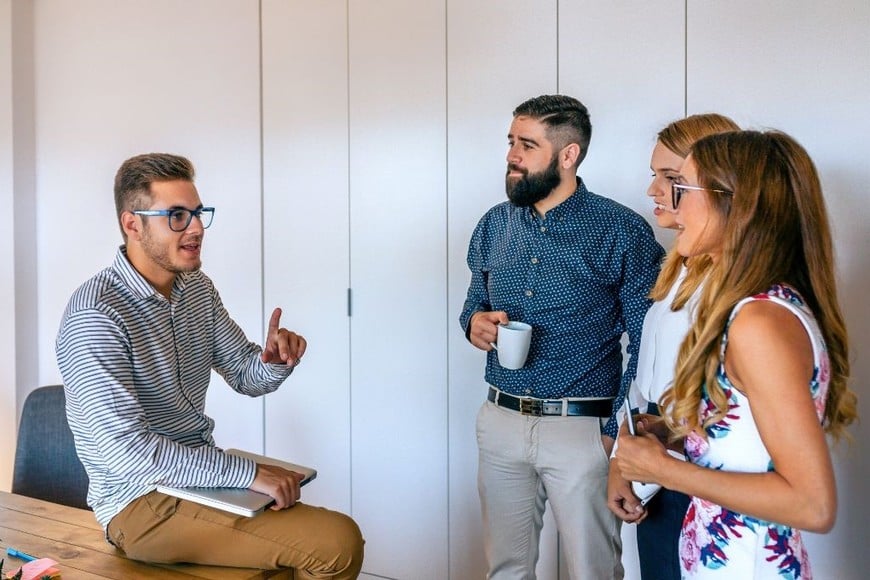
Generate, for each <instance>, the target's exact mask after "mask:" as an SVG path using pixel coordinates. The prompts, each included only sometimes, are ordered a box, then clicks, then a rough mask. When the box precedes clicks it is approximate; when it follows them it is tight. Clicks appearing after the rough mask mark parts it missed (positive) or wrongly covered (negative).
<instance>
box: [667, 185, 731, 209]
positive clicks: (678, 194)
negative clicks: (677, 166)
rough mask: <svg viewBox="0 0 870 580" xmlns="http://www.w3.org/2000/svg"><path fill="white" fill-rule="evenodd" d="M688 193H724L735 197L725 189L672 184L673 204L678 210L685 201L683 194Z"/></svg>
mask: <svg viewBox="0 0 870 580" xmlns="http://www.w3.org/2000/svg"><path fill="white" fill-rule="evenodd" d="M687 191H712V192H713V193H724V194H725V195H734V193H733V192H731V191H727V190H725V189H711V188H709V187H699V186H697V185H685V184H683V183H677V182H674V183H671V204H672V205H673V207H674V210H676V209H677V208H678V207H679V206H680V200H681V199H683V194H685V193H686V192H687Z"/></svg>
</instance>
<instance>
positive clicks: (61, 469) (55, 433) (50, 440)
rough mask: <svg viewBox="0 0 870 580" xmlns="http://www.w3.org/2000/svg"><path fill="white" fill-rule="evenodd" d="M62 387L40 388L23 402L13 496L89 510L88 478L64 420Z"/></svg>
mask: <svg viewBox="0 0 870 580" xmlns="http://www.w3.org/2000/svg"><path fill="white" fill-rule="evenodd" d="M65 406H66V397H65V396H64V394H63V385H51V386H48V387H40V388H38V389H36V390H35V391H33V392H31V393H30V394H29V395H28V396H27V399H26V400H25V401H24V410H23V411H22V413H21V422H20V424H19V425H18V445H17V447H16V449H15V468H14V471H13V473H12V493H17V494H21V495H26V496H29V497H35V498H37V499H44V500H47V501H50V502H54V503H59V504H63V505H68V506H72V507H77V508H84V509H90V508H89V507H88V504H87V502H86V501H85V498H86V497H87V494H88V476H87V474H86V473H85V468H84V467H82V464H81V462H80V461H79V458H78V455H76V449H75V443H74V442H73V436H72V432H71V431H70V429H69V423H67V420H66V411H65Z"/></svg>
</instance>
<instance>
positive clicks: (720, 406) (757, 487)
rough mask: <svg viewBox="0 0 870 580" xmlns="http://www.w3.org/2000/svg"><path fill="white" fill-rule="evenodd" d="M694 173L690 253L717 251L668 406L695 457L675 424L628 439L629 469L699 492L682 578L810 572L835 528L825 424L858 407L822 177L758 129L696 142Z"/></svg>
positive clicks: (685, 187)
mask: <svg viewBox="0 0 870 580" xmlns="http://www.w3.org/2000/svg"><path fill="white" fill-rule="evenodd" d="M681 174H682V175H681V178H680V182H679V183H675V184H674V186H673V204H674V207H675V209H676V219H677V223H679V224H680V225H681V226H683V229H682V230H681V232H680V234H679V235H678V238H677V243H676V244H677V251H678V252H679V253H680V255H682V256H686V257H693V256H698V255H708V256H710V257H711V260H712V266H711V268H710V271H709V273H708V275H707V278H706V280H705V282H704V289H703V291H702V293H701V297H700V300H699V303H698V308H697V313H696V318H695V321H694V323H693V325H692V328H691V330H690V332H689V334H688V335H687V336H686V339H685V341H684V342H683V344H682V345H681V347H680V352H679V357H678V362H677V368H676V374H675V377H674V384H673V386H672V387H671V388H670V389H669V390H668V391H667V392H666V393H665V394H664V396H663V397H662V398H661V400H660V403H661V406H662V409H663V418H664V423H663V425H664V426H666V427H667V428H668V430H669V432H670V438H671V440H682V441H683V442H684V446H685V451H686V454H687V456H688V459H689V461H688V462H682V461H679V460H677V459H674V458H672V457H670V456H669V455H668V454H667V453H666V452H665V448H664V446H663V445H662V442H661V440H660V437H661V435H662V433H655V434H654V433H645V434H644V433H639V434H638V436H637V437H633V436H630V435H628V434H627V433H624V432H623V433H621V435H620V447H619V450H618V451H617V453H616V462H617V465H618V468H619V470H620V471H621V473H622V475H623V477H625V478H626V479H630V480H633V481H643V482H654V483H659V484H661V485H663V486H665V487H667V488H669V489H676V490H679V491H682V492H683V493H686V494H688V495H690V496H692V501H691V504H690V507H689V510H688V512H687V513H686V518H685V521H684V524H683V530H682V533H681V536H680V561H681V562H680V563H681V567H682V573H683V576H684V577H686V578H749V577H751V578H755V579H758V578H791V579H794V578H811V577H812V573H811V570H810V565H809V560H808V557H807V553H806V549H805V547H804V545H803V541H802V539H801V535H800V532H799V531H798V530H810V531H813V532H822V533H824V532H827V531H829V530H830V529H831V527H832V526H833V524H834V519H835V516H836V510H837V498H836V485H835V482H834V473H833V467H832V465H831V457H830V453H829V451H828V447H827V441H826V439H825V433H826V432H827V433H829V434H831V435H833V436H834V437H835V438H839V437H840V436H841V435H843V434H844V432H845V428H846V427H847V426H848V425H849V424H850V423H851V422H852V421H854V419H855V418H856V416H857V412H856V400H855V394H854V393H853V392H852V391H850V390H849V389H848V387H847V384H846V383H847V380H848V377H849V362H848V340H847V336H846V328H845V324H844V321H843V316H842V313H841V310H840V306H839V304H838V302H837V290H836V283H835V277H834V259H833V249H832V243H831V234H830V229H829V226H828V218H827V212H826V210H825V204H824V200H823V199H822V191H821V185H820V182H819V178H818V174H817V172H816V169H815V166H814V165H813V162H812V160H811V159H810V158H809V156H808V155H807V152H806V151H805V150H804V149H803V148H802V147H801V146H800V145H799V144H798V143H797V142H796V141H795V140H794V139H792V138H791V137H789V136H787V135H785V134H783V133H779V132H766V133H760V132H757V131H740V132H733V133H725V134H720V135H714V136H710V137H706V138H704V139H702V140H700V141H698V142H697V143H695V145H693V147H692V150H691V153H690V155H689V157H688V158H687V159H686V162H685V163H684V164H683V167H682V170H681ZM649 427H650V429H649V430H651V431H659V430H660V429H659V428H657V427H660V426H656V425H652V424H650V425H649ZM657 435H658V436H657Z"/></svg>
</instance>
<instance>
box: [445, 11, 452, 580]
mask: <svg viewBox="0 0 870 580" xmlns="http://www.w3.org/2000/svg"><path fill="white" fill-rule="evenodd" d="M449 11H450V2H449V0H444V312H445V313H446V314H447V316H445V320H444V326H445V329H444V332H445V338H446V340H445V343H446V345H447V349H446V350H445V352H444V358H445V361H444V369H445V375H444V379H445V387H446V388H445V399H444V403H445V406H446V411H447V412H446V413H445V415H446V419H447V421H445V425H444V436H445V439H446V446H445V448H446V451H447V471H446V476H447V481H446V483H447V486H446V488H447V498H446V499H447V506H446V507H447V509H446V514H447V518H446V520H447V530H446V531H447V578H448V580H449V579H450V575H451V569H452V567H451V555H452V550H451V541H450V529H451V526H450V522H451V518H450V498H451V494H450V473H451V470H450V342H451V341H450V141H449V140H450V51H449V50H448V43H449V42H450V34H449V32H448V26H449V22H450V19H449V14H448V12H449Z"/></svg>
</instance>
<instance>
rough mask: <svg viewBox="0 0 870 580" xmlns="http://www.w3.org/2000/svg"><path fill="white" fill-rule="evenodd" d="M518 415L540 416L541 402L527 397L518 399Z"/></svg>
mask: <svg viewBox="0 0 870 580" xmlns="http://www.w3.org/2000/svg"><path fill="white" fill-rule="evenodd" d="M520 413H522V414H523V415H534V416H535V417H540V416H541V400H540V399H532V398H529V397H520Z"/></svg>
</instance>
